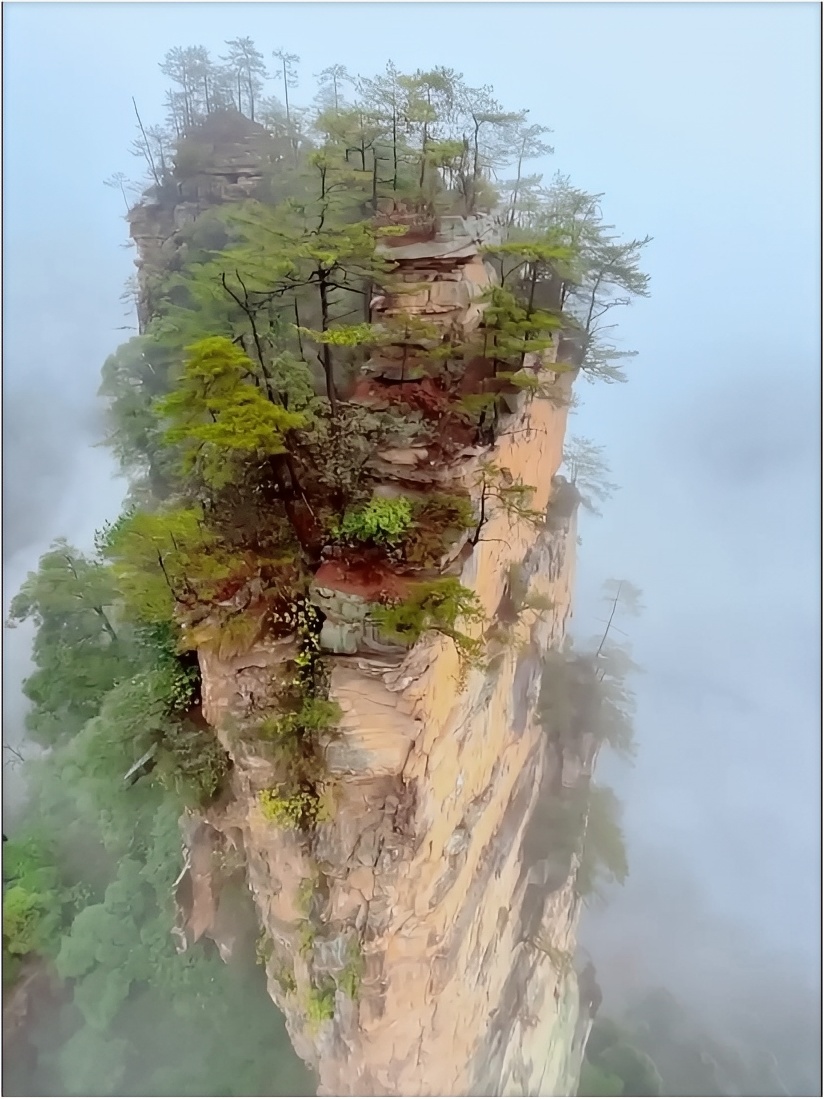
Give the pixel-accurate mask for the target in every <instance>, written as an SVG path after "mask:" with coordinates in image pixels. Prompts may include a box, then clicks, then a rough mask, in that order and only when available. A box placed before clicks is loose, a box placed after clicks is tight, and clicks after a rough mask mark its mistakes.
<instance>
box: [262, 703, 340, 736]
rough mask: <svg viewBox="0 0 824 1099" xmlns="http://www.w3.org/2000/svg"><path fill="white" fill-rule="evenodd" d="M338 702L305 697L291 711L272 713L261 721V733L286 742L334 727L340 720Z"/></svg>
mask: <svg viewBox="0 0 824 1099" xmlns="http://www.w3.org/2000/svg"><path fill="white" fill-rule="evenodd" d="M340 717H341V708H340V706H339V705H338V704H337V702H332V701H330V700H329V699H325V698H312V697H304V698H302V699H301V701H300V705H299V707H298V708H297V709H296V710H294V711H291V712H286V713H279V714H272V715H270V716H269V717H267V718H264V720H263V721H262V722H261V723H260V726H259V732H260V735H261V736H262V737H264V738H266V739H267V740H273V741H276V742H278V743H281V744H282V743H286V742H289V741H291V740H293V739H294V738H296V737H298V738H301V737H305V736H312V735H316V734H317V733H322V732H326V731H327V730H329V729H332V728H333V727H334V726H335V724H336V723H337V722H338V721H339V720H340Z"/></svg>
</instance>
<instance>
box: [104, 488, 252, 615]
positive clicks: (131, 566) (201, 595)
mask: <svg viewBox="0 0 824 1099" xmlns="http://www.w3.org/2000/svg"><path fill="white" fill-rule="evenodd" d="M98 546H99V549H100V551H101V553H102V554H103V555H104V557H106V558H107V559H108V560H109V561H110V562H111V572H112V575H113V576H114V577H115V579H116V582H117V586H118V590H119V593H120V596H121V598H122V599H123V601H124V603H125V604H126V608H127V610H128V611H129V613H130V614H131V615H132V616H133V618H134V619H135V620H136V621H137V622H139V623H144V624H148V625H157V624H160V623H168V622H170V621H172V619H173V617H174V612H175V607H176V604H177V603H184V604H185V603H190V604H191V603H193V602H206V601H208V599H209V597H210V596H212V595H214V593H215V591H216V590H217V585H219V583H220V582H221V581H224V580H226V579H227V578H228V577H229V576H231V575H232V572H233V571H234V570H235V569H236V568H237V567H238V564H239V561H237V560H233V559H231V558H227V557H226V555H225V554H222V553H221V552H220V549H221V547H220V546H219V544H218V541H217V539H216V538H215V536H214V535H213V534H212V533H211V532H209V531H208V530H207V528H206V527H205V524H204V522H203V516H202V514H201V512H200V511H199V510H198V509H197V508H170V509H167V510H165V511H158V512H154V513H152V512H146V511H131V512H127V513H126V514H124V515H123V516H121V518H120V519H119V520H118V521H117V522H116V523H114V524H111V525H109V526H107V527H106V528H104V530H103V531H102V532H101V535H100V536H99V538H98Z"/></svg>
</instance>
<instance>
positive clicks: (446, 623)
mask: <svg viewBox="0 0 824 1099" xmlns="http://www.w3.org/2000/svg"><path fill="white" fill-rule="evenodd" d="M372 616H373V618H374V620H375V623H376V625H377V626H378V627H379V629H380V630H381V632H382V633H383V634H385V636H386V637H387V638H388V639H389V640H391V641H396V642H399V643H400V644H402V645H414V644H415V642H416V641H418V640H419V639H420V638H421V637H422V636H423V634H424V633H426V632H427V630H434V631H435V632H436V633H442V634H444V635H445V636H446V637H450V638H451V639H452V640H453V641H454V642H455V645H456V646H457V648H458V650H459V651H460V653H461V655H462V656H465V657H467V658H470V659H474V658H477V657H478V655H479V654H480V648H481V643H480V642H479V641H477V640H476V639H475V638H473V637H470V636H469V635H468V634H466V633H463V632H462V631H461V630H460V629H459V628H458V624H459V623H460V622H466V623H476V624H477V623H480V622H482V621H483V617H484V615H483V610H482V608H481V604H480V602H479V600H478V597H477V595H475V593H474V592H472V591H470V590H469V588H465V587H464V586H463V584H461V583H460V581H458V580H456V579H454V577H443V578H442V579H440V580H430V581H425V582H423V583H419V584H415V585H414V586H413V588H412V591H411V592H410V594H409V595H408V596H407V598H406V599H402V600H398V601H397V602H393V603H387V604H386V605H384V606H377V607H375V608H374V609H373V611H372Z"/></svg>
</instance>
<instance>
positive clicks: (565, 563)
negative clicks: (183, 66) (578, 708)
mask: <svg viewBox="0 0 824 1099" xmlns="http://www.w3.org/2000/svg"><path fill="white" fill-rule="evenodd" d="M258 136H259V135H257V134H256V133H249V134H245V136H244V140H243V142H241V144H242V145H243V150H240V151H239V150H238V149H237V148H235V149H234V150H233V153H232V157H231V158H229V160H231V164H229V167H227V164H228V163H229V161H228V160H226V158H224V161H226V162H225V163H223V174H222V175H221V173H220V172H217V173H216V174H215V173H214V172H213V173H211V176H210V181H207V182H208V187H206V189H205V191H203V192H202V193H201V190H198V189H196V192H197V193H196V194H192V195H190V194H189V193H188V192H186V194H183V193H181V200H180V202H179V203H178V205H177V207H175V209H174V210H172V211H170V212H164V214H163V218H160V217H159V215H158V213H157V211H154V210H153V209H151V208H150V209H148V210H147V209H145V208H144V210H143V212H142V213H141V212H139V211H138V212H136V213H135V215H134V216H133V217H132V232H133V235H134V237H135V239H136V241H137V244H138V248H139V253H140V260H139V265H140V271H141V276H142V282H145V281H146V274H147V272H148V271H149V270H150V269H152V268H153V269H157V268H159V267H162V266H163V264H164V262H165V259H164V255H163V250H164V248H166V249H168V248H173V249H174V248H175V247H177V245H176V244H175V239H176V238H175V233H176V229H177V228H178V227H179V224H180V223H181V220H184V221H185V219H186V218H187V217H188V216H189V213H188V204H189V203H194V204H196V205H197V206H198V208H203V207H204V206H208V205H209V204H210V203H211V202H213V201H217V200H220V195H218V192H219V191H221V188H222V189H223V190H224V191H225V190H226V188H227V187H228V188H230V189H231V188H238V187H239V188H241V190H245V187H246V182H247V178H251V177H250V176H249V172H252V174H254V171H256V170H257V169H256V168H254V165H255V164H259V163H260V161H261V160H262V159H263V157H264V152H263V151H261V150H260V149H259V148H258V145H257V141H258ZM244 150H245V151H244ZM244 157H245V158H246V161H248V162H249V163H248V164H246V161H244V165H245V167H244V172H245V175H244V172H241V171H240V168H241V167H242V165H241V161H242V160H243V158H244ZM256 157H257V158H258V159H257V160H256V159H255V158H256ZM230 168H231V171H230V170H229V169H230ZM253 169H254V171H253ZM227 173H228V176H227ZM200 174H201V175H203V176H207V175H209V173H204V172H201V173H200ZM241 175H244V178H243V179H241ZM224 176H226V177H227V178H229V176H230V177H231V182H228V183H227V180H226V179H225V178H224ZM235 176H237V177H238V178H237V179H235ZM215 179H217V180H218V182H217V183H216V182H215ZM221 180H222V182H220V181H221ZM221 193H222V192H221ZM235 197H240V196H239V195H235V194H234V191H232V193H231V194H229V193H226V194H223V195H222V198H223V200H226V199H232V198H235ZM164 218H165V219H166V220H165V222H164ZM166 222H167V223H168V224H167V223H166ZM489 228H490V227H489V226H481V227H480V229H479V228H478V226H477V225H472V224H469V223H465V222H463V221H462V222H461V224H459V225H451V226H449V227H448V228H447V230H444V229H443V228H442V229H441V232H440V234H438V235H437V236H436V238H435V239H432V237H430V238H429V239H426V240H423V241H418V242H414V243H410V244H403V243H397V242H396V245H395V247H394V248H392V249H391V251H392V252H393V258H394V259H395V260H396V261H397V262H398V264H399V269H400V275H401V278H400V280H398V279H396V280H395V283H394V289H393V291H392V293H391V294H390V293H389V292H387V293H385V294H382V295H378V297H377V298H376V300H375V301H374V302H373V319H374V320H380V319H381V317H389V316H392V315H393V314H397V315H407V316H418V317H420V319H421V321H422V322H423V323H425V324H429V325H432V326H434V327H435V328H436V329H437V330H438V332H440V333H441V334H442V335H443V338H450V337H451V336H454V335H455V334H457V335H458V336H461V335H465V333H466V332H467V331H469V330H471V329H472V328H473V327H475V326H476V325H477V323H478V322H479V320H480V316H481V310H482V303H480V302H479V300H478V299H479V296H480V294H481V292H482V290H483V287H484V286H485V285H487V284H488V283H489V281H490V278H491V277H492V275H491V271H490V269H489V268H488V267H487V266H486V265H485V263H484V262H483V259H482V258H481V252H480V247H479V242H480V240H481V239H482V238H484V236H485V234H486V233H487V231H488V230H489ZM166 233H167V234H168V235H169V243H168V244H165V245H164V243H163V238H164V234H166ZM399 281H400V282H403V283H405V284H406V287H407V289H406V290H399V289H398V282H399ZM440 338H441V336H439V335H438V334H437V333H436V336H435V338H434V343H435V344H437V342H438V340H439V339H440ZM430 339H432V337H431V335H429V334H427V333H424V334H423V336H422V337H421V340H420V345H419V347H418V348H417V351H416V352H414V353H413V355H412V358H411V360H410V357H409V355H408V354H407V353H406V352H404V353H402V354H399V353H398V352H397V350H394V351H393V350H392V349H385V350H384V352H383V353H382V355H381V356H380V357H379V358H377V359H376V360H374V361H373V362H372V363H370V364H367V369H366V371H365V377H364V379H363V380H362V381H363V384H362V385H361V386H360V387H359V388H358V389H356V391H355V395H354V398H353V399H355V400H358V399H362V400H363V401H364V403H368V402H370V401H372V402H375V401H381V400H384V399H385V397H386V391H385V390H382V389H381V386H382V385H384V386H391V385H397V384H398V383H400V384H406V383H407V381H408V380H409V379H412V380H413V382H414V380H415V379H420V378H421V376H422V371H421V365H420V364H421V363H422V362H423V363H424V364H425V362H426V351H427V349H428V346H429V341H430ZM552 361H553V359H552V356H551V355H550V356H547V357H546V360H545V365H546V366H547V367H548V369H547V370H546V372H545V376H546V378H547V380H548V381H551V382H552V383H553V385H554V386H555V387H556V389H557V388H558V387H559V386H560V388H561V389H563V388H564V383H565V376H564V375H559V376H555V375H553V372H552ZM527 365H531V366H532V367H535V366H536V365H537V364H536V363H531V364H527ZM410 367H411V369H410ZM423 373H424V374H425V373H426V371H425V370H424V371H423ZM420 384H421V392H422V393H423V391H424V389H425V387H426V386H427V385H430V389H431V392H432V393H433V394H434V395H435V396H437V394H436V392H435V389H433V388H431V385H432V383H431V380H424V381H423V382H421V383H420ZM376 387H377V388H376ZM507 401H508V405H509V407H510V410H511V412H510V414H509V415H508V416H506V417H504V418H503V420H502V422H500V423H499V425H498V432H497V439H496V441H495V443H494V444H492V445H491V446H488V447H485V448H482V447H467V448H464V449H463V450H461V448H460V446H458V447H457V449H456V450H454V451H453V452H452V453H451V454H450V457H449V461H448V462H446V463H444V461H443V460H441V459H439V457H438V455H439V454H440V455H441V458H442V455H443V449H441V450H440V451H437V450H432V449H431V447H430V445H429V444H428V443H426V442H424V443H423V444H422V445H414V446H407V447H404V448H400V449H398V448H394V449H392V448H389V449H387V450H385V451H382V452H381V453H380V454H377V455H376V456H375V458H374V460H373V462H372V469H371V473H372V476H373V477H374V479H375V481H376V482H377V490H378V491H385V492H388V493H391V492H393V491H395V492H396V491H399V490H401V491H407V492H408V491H410V487H416V488H419V489H421V490H423V491H426V490H427V489H431V488H432V487H433V486H435V487H440V488H441V490H443V491H452V490H453V489H454V488H455V486H460V485H463V486H464V487H465V488H466V489H467V490H468V491H469V493H470V495H471V496H472V498H473V500H474V502H475V504H476V509H477V510H478V511H480V510H481V501H480V495H481V489H480V485H481V483H482V481H483V479H484V478H483V476H482V469H483V464H484V463H486V464H487V467H486V468H489V464H491V465H492V466H494V467H495V468H496V469H497V470H499V471H502V476H503V477H504V478H505V479H509V481H510V483H513V482H514V483H519V482H520V483H522V484H525V485H529V486H533V487H534V490H535V491H534V496H533V498H532V501H531V507H532V508H533V509H535V510H536V511H537V512H540V513H543V514H546V516H547V520H546V522H545V523H544V524H543V525H542V526H541V527H540V529H537V528H536V525H535V523H534V522H529V521H526V520H524V519H518V518H517V517H516V516H514V515H513V514H512V512H511V509H507V508H506V507H504V506H503V504H502V501H501V499H500V498H499V497H495V496H494V494H493V496H491V497H488V498H487V499H486V500H485V502H484V505H483V511H484V513H485V516H486V522H485V523H484V525H483V526H482V528H481V531H480V538H479V539H478V540H477V541H476V543H475V544H474V545H472V544H470V542H468V541H467V536H464V538H463V540H462V541H461V542H460V544H456V546H455V547H453V550H452V551H451V552H450V553H449V554H447V557H446V558H445V560H444V561H443V562H442V568H444V569H446V570H448V572H449V574H451V575H454V576H458V577H459V578H460V580H461V582H462V583H463V584H465V585H466V586H467V587H469V588H471V589H472V590H473V591H475V592H476V593H477V595H478V598H479V600H480V602H481V605H482V607H483V610H484V614H485V616H486V620H487V623H488V627H489V628H488V629H487V633H486V635H485V638H484V642H485V651H484V660H483V667H468V666H466V665H465V663H463V662H462V660H461V658H460V655H459V653H458V652H457V650H456V648H455V645H454V644H453V642H452V641H451V640H450V639H448V638H446V637H443V636H440V635H437V634H428V635H425V636H424V638H422V639H421V641H420V642H419V643H418V644H417V645H415V646H414V648H412V649H411V651H409V652H405V651H403V650H401V649H399V648H398V647H397V646H393V645H391V644H387V643H386V641H385V639H382V638H381V637H380V635H379V631H377V630H376V629H375V627H374V623H372V622H371V620H370V616H369V602H368V596H364V595H363V593H360V594H359V593H358V592H357V590H355V589H356V586H353V585H352V584H348V583H347V578H346V576H345V575H342V574H341V573H340V570H338V571H336V567H335V566H334V565H332V564H330V565H327V566H324V567H323V568H322V569H321V571H320V572H319V573H318V575H317V576H316V579H315V584H314V587H313V598H314V600H315V602H316V603H317V604H318V606H319V607H321V609H322V610H323V612H324V614H325V615H326V621H325V624H324V633H323V634H322V637H321V640H322V643H323V645H324V647H325V648H326V649H327V650H328V651H329V653H330V655H329V664H330V669H331V689H330V697H331V698H332V699H334V700H335V701H337V702H338V704H339V705H340V708H341V711H342V714H343V716H342V720H341V722H340V724H339V727H338V728H337V729H336V730H335V733H334V734H333V735H329V736H327V737H325V738H324V739H323V741H322V743H321V750H322V752H323V755H324V759H325V764H326V771H327V775H328V791H327V792H328V794H329V795H330V800H331V802H332V805H333V811H332V814H331V818H330V819H329V821H328V822H326V823H322V824H319V825H318V826H317V827H316V829H315V831H314V833H313V834H312V835H311V836H308V835H303V834H300V833H298V832H297V831H290V830H284V829H283V828H281V827H278V826H277V825H275V824H273V823H272V822H271V821H269V820H267V819H266V818H265V816H264V815H263V813H262V812H261V808H260V801H259V794H260V792H261V791H263V790H266V789H269V788H270V787H272V786H273V785H276V784H277V780H278V771H277V762H276V760H275V759H274V758H273V755H272V750H271V747H270V746H267V744H266V743H265V742H263V741H261V740H260V738H258V737H256V736H255V734H254V721H253V719H254V715H255V714H258V715H259V714H260V713H261V712H262V711H265V709H266V708H267V706H272V705H274V704H275V703H276V701H277V699H278V696H279V694H281V693H282V688H283V685H284V682H285V680H286V678H287V676H288V670H287V669H288V664H289V661H290V660H292V659H293V658H294V656H295V655H296V651H297V650H296V646H295V642H294V640H293V639H289V638H286V639H281V640H277V641H275V640H272V639H270V638H267V637H261V638H260V639H258V640H257V641H256V642H255V643H254V644H251V645H249V647H248V648H247V650H246V651H243V652H237V653H234V654H229V653H227V652H226V651H215V650H214V649H213V648H211V647H209V646H208V645H205V644H204V645H201V647H200V649H199V659H200V665H201V671H202V681H203V686H202V701H203V713H204V717H205V718H206V720H207V721H208V722H209V723H210V724H211V725H212V726H213V728H214V729H215V731H216V733H217V735H218V737H219V738H220V741H221V743H222V744H223V746H224V747H225V748H226V750H227V751H228V752H229V753H230V755H231V757H232V760H233V764H234V766H233V771H232V782H231V789H230V790H229V791H228V792H227V794H226V795H225V796H224V798H223V799H222V801H221V802H220V804H218V805H216V806H214V807H213V808H212V809H211V810H209V811H208V813H206V814H205V815H204V816H203V817H198V818H194V819H192V820H190V821H189V822H188V823H187V829H186V833H187V840H186V847H187V863H186V868H185V869H184V872H183V874H182V875H181V879H180V880H179V882H178V885H177V897H178V903H179V908H180V912H181V920H180V927H179V929H178V935H179V939H180V942H181V948H185V946H186V945H187V944H188V943H190V942H191V941H193V940H195V939H197V938H199V937H201V936H202V935H210V936H211V937H212V938H213V939H214V940H215V941H216V942H217V943H218V945H219V947H220V949H221V953H223V954H224V955H225V954H227V953H228V952H229V951H230V950H231V939H232V935H231V928H227V919H226V916H225V913H224V914H223V915H221V905H220V894H221V886H222V883H223V881H224V880H226V876H227V872H226V866H227V865H229V866H231V867H236V866H237V864H238V863H239V862H240V863H242V862H244V861H245V868H246V878H247V881H248V885H249V888H250V889H251V892H252V894H253V896H254V899H255V902H256V905H257V910H258V914H259V919H260V925H261V928H262V930H263V938H262V940H261V956H262V958H263V959H265V964H266V971H267V977H268V985H269V990H270V993H271V995H272V998H273V999H274V1000H275V1002H276V1003H277V1004H278V1005H279V1006H280V1007H281V1009H282V1010H283V1012H284V1013H285V1016H286V1020H287V1026H288V1029H289V1033H290V1035H291V1037H292V1040H293V1043H294V1046H295V1049H296V1051H297V1052H298V1054H299V1055H300V1056H301V1057H302V1058H304V1060H305V1061H306V1062H307V1063H308V1064H309V1065H311V1066H312V1067H313V1068H314V1069H315V1070H316V1072H317V1074H318V1079H319V1092H320V1094H327V1095H473V1094H475V1095H570V1094H574V1093H575V1090H576V1086H577V1077H578V1071H579V1068H580V1062H581V1057H582V1051H583V1045H584V1042H585V1039H586V1035H587V1030H588V1020H589V1016H588V1012H587V1011H586V1010H581V1004H580V996H579V990H578V982H577V978H576V974H575V970H574V967H573V964H572V957H573V953H574V950H575V929H576V924H577V917H578V904H579V902H578V899H577V897H576V893H575V889H574V874H575V862H574V860H573V865H572V866H571V867H569V868H564V872H563V874H562V875H560V877H559V874H558V860H557V858H553V836H552V834H551V832H550V831H549V830H548V829H547V828H546V827H545V826H544V825H543V824H541V821H542V820H543V819H544V818H545V817H546V819H551V814H542V813H541V812H536V811H537V810H541V809H546V806H547V804H548V802H549V801H550V800H551V799H552V798H553V797H556V796H557V792H558V790H559V789H560V788H561V786H562V782H565V781H569V776H570V775H572V776H573V779H574V776H575V775H576V774H580V773H581V772H582V771H585V770H586V768H587V766H588V763H589V761H588V760H581V759H571V758H570V759H568V758H565V756H564V752H563V750H559V748H558V746H557V745H549V744H548V743H547V739H546V735H545V733H544V732H543V731H542V730H541V728H540V727H539V726H538V725H537V723H536V720H535V716H534V714H535V705H536V702H537V696H538V690H539V686H540V679H541V672H542V664H543V657H544V654H545V653H546V652H547V650H548V649H549V648H551V647H557V646H559V645H560V644H561V642H562V640H563V638H564V632H565V627H566V623H567V620H568V618H569V616H570V614H571V600H572V588H573V575H574V562H575V545H576V528H575V502H576V494H575V493H574V490H572V491H570V486H568V485H566V483H565V482H564V481H563V479H561V478H558V477H557V476H556V474H557V471H558V468H559V466H560V464H561V461H562V452H563V441H564V431H565V426H566V409H565V408H564V407H563V405H562V403H559V402H557V401H555V402H553V401H550V400H547V399H541V398H539V397H533V396H528V395H525V394H523V393H520V394H519V393H517V392H514V391H513V392H512V393H510V394H509V395H508V397H507ZM232 873H236V870H233V871H232Z"/></svg>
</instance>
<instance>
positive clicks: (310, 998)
mask: <svg viewBox="0 0 824 1099" xmlns="http://www.w3.org/2000/svg"><path fill="white" fill-rule="evenodd" d="M334 1015H335V989H334V987H331V986H329V987H324V988H316V987H314V986H313V987H312V988H311V989H310V990H309V993H308V995H307V997H306V1018H307V1020H308V1021H309V1023H310V1025H312V1026H313V1027H317V1026H320V1024H321V1023H325V1022H328V1021H329V1020H330V1019H332V1018H334Z"/></svg>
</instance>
